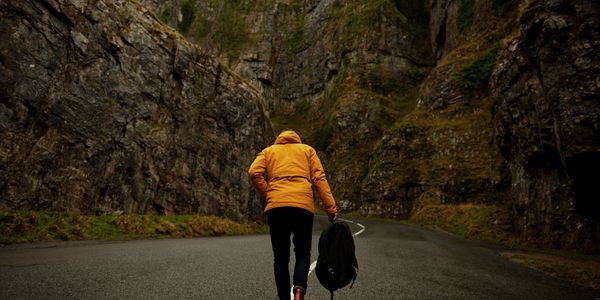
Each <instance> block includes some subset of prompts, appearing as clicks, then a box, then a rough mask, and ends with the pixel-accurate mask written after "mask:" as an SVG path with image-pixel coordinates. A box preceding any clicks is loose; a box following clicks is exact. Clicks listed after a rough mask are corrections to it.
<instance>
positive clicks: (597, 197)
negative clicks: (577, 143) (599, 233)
mask: <svg viewBox="0 0 600 300" xmlns="http://www.w3.org/2000/svg"><path fill="white" fill-rule="evenodd" d="M567 172H568V174H569V177H571V179H572V180H573V190H574V192H575V209H576V210H577V212H578V213H580V214H582V215H584V216H586V217H588V218H592V219H594V220H597V221H600V153H599V152H586V153H579V154H577V155H575V156H572V157H570V158H568V159H567Z"/></svg>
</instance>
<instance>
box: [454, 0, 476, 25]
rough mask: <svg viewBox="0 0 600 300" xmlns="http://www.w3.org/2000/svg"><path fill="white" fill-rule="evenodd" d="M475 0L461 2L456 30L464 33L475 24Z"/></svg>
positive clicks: (462, 0) (461, 0)
mask: <svg viewBox="0 0 600 300" xmlns="http://www.w3.org/2000/svg"><path fill="white" fill-rule="evenodd" d="M474 15H475V0H460V2H459V4H458V12H457V14H456V28H457V29H458V32H462V31H464V30H465V29H467V28H468V27H470V26H471V24H473V17H474Z"/></svg>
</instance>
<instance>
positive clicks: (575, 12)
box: [492, 0, 600, 250]
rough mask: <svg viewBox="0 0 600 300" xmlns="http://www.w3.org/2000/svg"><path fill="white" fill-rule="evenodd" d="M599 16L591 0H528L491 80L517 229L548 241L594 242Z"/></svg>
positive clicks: (597, 240)
mask: <svg viewBox="0 0 600 300" xmlns="http://www.w3.org/2000/svg"><path fill="white" fill-rule="evenodd" d="M599 20H600V11H599V5H598V3H597V2H594V1H569V0H553V1H539V2H537V3H535V4H533V5H531V6H530V7H528V8H527V9H526V10H525V12H524V13H523V15H522V16H521V19H520V30H519V34H518V35H517V36H516V37H515V38H513V39H512V40H510V41H509V42H508V47H507V49H506V50H505V51H503V52H502V55H501V57H500V58H499V60H498V65H497V69H496V73H495V76H494V78H493V80H492V83H493V90H494V96H495V98H496V101H497V102H496V105H495V106H494V119H495V127H496V134H497V141H498V145H499V147H500V149H501V150H502V153H503V154H504V156H505V157H506V159H507V160H508V164H509V167H510V173H511V175H512V184H511V194H512V198H513V199H514V202H515V204H514V205H515V210H516V213H517V223H516V225H517V228H518V229H520V230H521V231H523V232H525V233H526V234H528V235H529V236H536V235H537V236H542V237H544V241H545V242H549V243H552V244H553V245H554V246H562V247H565V246H566V247H579V248H587V249H596V250H597V249H598V247H599V246H598V245H599V244H600V201H599V199H600V196H599V195H598V191H597V187H598V186H600V82H599V81H598V80H599V77H598V74H600V57H599V54H598V50H597V49H599V48H600V27H599Z"/></svg>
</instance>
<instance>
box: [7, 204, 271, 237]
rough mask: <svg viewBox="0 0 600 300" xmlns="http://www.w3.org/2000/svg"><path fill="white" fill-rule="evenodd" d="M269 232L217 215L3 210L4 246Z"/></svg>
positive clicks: (262, 226)
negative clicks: (90, 214) (84, 213)
mask: <svg viewBox="0 0 600 300" xmlns="http://www.w3.org/2000/svg"><path fill="white" fill-rule="evenodd" d="M264 232H267V229H266V226H264V225H260V224H255V223H248V224H243V223H237V222H234V221H231V220H228V219H224V218H220V217H215V216H201V215H180V216H156V215H119V216H89V215H77V214H72V213H64V212H39V211H2V212H0V243H2V244H11V243H30V242H42V241H56V240H64V241H67V240H128V239H141V238H164V237H203V236H221V235H239V234H253V233H264Z"/></svg>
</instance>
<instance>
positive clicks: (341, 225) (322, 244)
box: [315, 221, 358, 299]
mask: <svg viewBox="0 0 600 300" xmlns="http://www.w3.org/2000/svg"><path fill="white" fill-rule="evenodd" d="M354 250H355V246H354V238H353V237H352V232H351V231H350V226H348V224H346V223H345V222H342V221H336V222H333V223H331V224H329V226H327V228H325V230H323V232H322V233H321V237H320V238H319V258H318V259H317V267H316V269H315V273H316V274H317V279H319V282H320V283H321V285H322V286H323V287H325V288H326V289H328V290H329V292H330V293H331V299H333V292H334V291H335V290H337V289H340V288H343V287H345V286H347V285H348V284H349V283H350V282H352V284H351V285H350V288H352V286H353V285H354V280H356V276H357V272H358V262H357V261H356V255H355V254H354Z"/></svg>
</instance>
